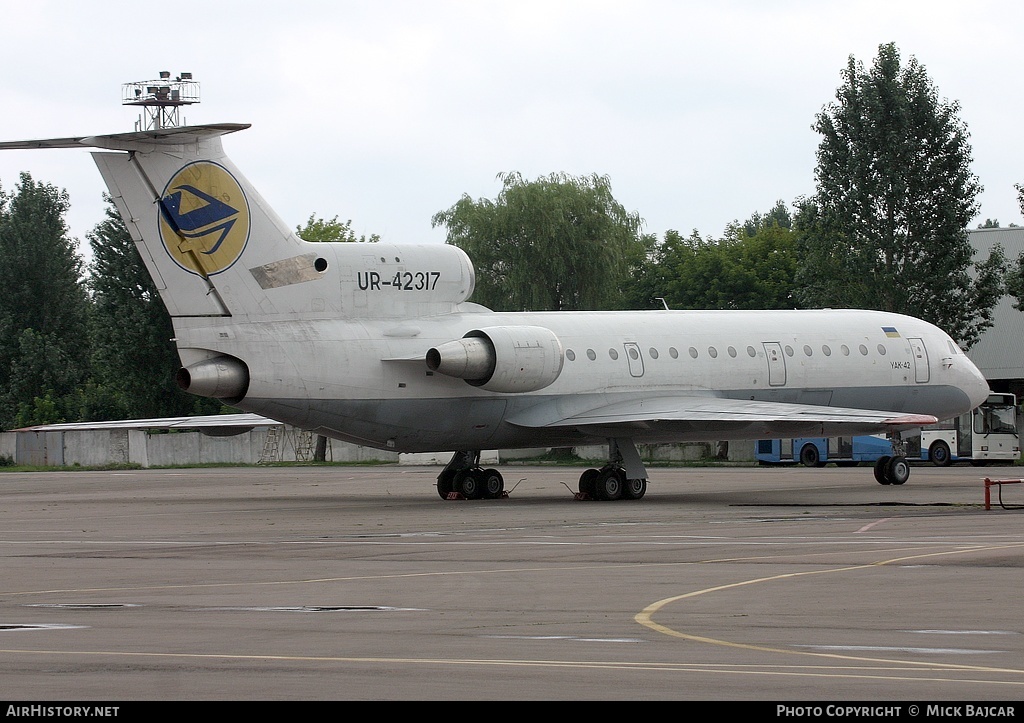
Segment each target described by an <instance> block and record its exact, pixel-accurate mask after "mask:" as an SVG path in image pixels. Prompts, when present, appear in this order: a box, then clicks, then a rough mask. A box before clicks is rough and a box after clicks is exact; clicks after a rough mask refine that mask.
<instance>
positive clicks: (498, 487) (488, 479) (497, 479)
mask: <svg viewBox="0 0 1024 723" xmlns="http://www.w3.org/2000/svg"><path fill="white" fill-rule="evenodd" d="M482 477H483V485H482V486H483V491H484V497H486V498H488V499H492V500H493V499H497V498H498V497H501V495H502V493H503V492H504V491H505V479H504V478H503V477H502V476H501V473H500V472H499V471H498V470H496V469H485V470H484V471H483V474H482Z"/></svg>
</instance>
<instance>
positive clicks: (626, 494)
mask: <svg viewBox="0 0 1024 723" xmlns="http://www.w3.org/2000/svg"><path fill="white" fill-rule="evenodd" d="M645 494H647V480H645V479H628V480H626V484H625V486H624V487H623V488H622V498H623V499H625V500H638V499H640V498H641V497H643V496H644V495H645Z"/></svg>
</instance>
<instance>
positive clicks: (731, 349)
mask: <svg viewBox="0 0 1024 723" xmlns="http://www.w3.org/2000/svg"><path fill="white" fill-rule="evenodd" d="M729 356H731V357H732V358H733V359H735V358H736V347H734V346H730V347H729Z"/></svg>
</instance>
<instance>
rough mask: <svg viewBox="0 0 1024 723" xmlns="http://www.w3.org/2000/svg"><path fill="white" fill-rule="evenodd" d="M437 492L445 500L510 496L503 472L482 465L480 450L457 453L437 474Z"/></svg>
mask: <svg viewBox="0 0 1024 723" xmlns="http://www.w3.org/2000/svg"><path fill="white" fill-rule="evenodd" d="M437 494H439V495H440V496H441V499H443V500H457V499H467V500H479V499H489V500H493V499H497V498H499V497H508V495H507V494H506V493H505V480H504V478H503V477H502V476H501V473H500V472H499V471H498V470H496V469H483V468H482V467H481V466H480V451H479V450H477V451H475V452H456V453H455V455H454V456H453V457H452V459H451V461H450V462H449V463H448V464H447V465H445V468H444V469H443V470H441V474H439V475H438V476H437Z"/></svg>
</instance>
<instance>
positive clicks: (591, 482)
mask: <svg viewBox="0 0 1024 723" xmlns="http://www.w3.org/2000/svg"><path fill="white" fill-rule="evenodd" d="M599 474H600V472H599V471H598V470H596V469H594V468H593V467H591V468H590V469H588V470H584V471H583V474H581V475H580V486H579V489H580V494H584V495H587V496H588V497H594V496H595V488H596V487H597V476H598V475H599Z"/></svg>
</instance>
